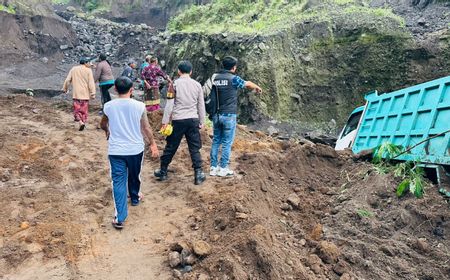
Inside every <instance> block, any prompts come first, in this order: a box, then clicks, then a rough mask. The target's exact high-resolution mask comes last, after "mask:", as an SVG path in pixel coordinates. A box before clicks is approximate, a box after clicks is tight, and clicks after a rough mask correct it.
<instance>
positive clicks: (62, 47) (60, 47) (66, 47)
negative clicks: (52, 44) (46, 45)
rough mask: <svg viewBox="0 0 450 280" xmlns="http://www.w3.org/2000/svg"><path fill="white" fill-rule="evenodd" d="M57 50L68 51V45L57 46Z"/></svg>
mask: <svg viewBox="0 0 450 280" xmlns="http://www.w3.org/2000/svg"><path fill="white" fill-rule="evenodd" d="M59 49H60V50H62V51H65V50H67V49H69V45H61V46H59Z"/></svg>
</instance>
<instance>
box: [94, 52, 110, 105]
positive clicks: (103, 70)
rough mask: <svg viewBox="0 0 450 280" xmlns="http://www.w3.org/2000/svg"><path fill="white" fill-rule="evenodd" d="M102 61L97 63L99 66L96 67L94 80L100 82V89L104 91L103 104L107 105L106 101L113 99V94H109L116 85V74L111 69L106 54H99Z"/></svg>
mask: <svg viewBox="0 0 450 280" xmlns="http://www.w3.org/2000/svg"><path fill="white" fill-rule="evenodd" d="M99 60H100V62H99V63H98V64H97V68H96V69H95V74H94V80H95V81H96V82H99V83H98V86H99V87H100V91H101V93H102V97H101V100H102V106H105V103H107V102H108V101H111V95H110V94H109V89H110V88H111V87H112V86H114V76H113V73H112V69H111V64H110V63H109V61H108V60H107V59H106V55H105V54H100V56H99Z"/></svg>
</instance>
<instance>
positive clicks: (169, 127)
mask: <svg viewBox="0 0 450 280" xmlns="http://www.w3.org/2000/svg"><path fill="white" fill-rule="evenodd" d="M172 131H173V126H172V125H171V124H168V125H166V126H163V127H161V130H160V131H159V133H161V135H163V136H166V137H167V136H170V135H171V134H172Z"/></svg>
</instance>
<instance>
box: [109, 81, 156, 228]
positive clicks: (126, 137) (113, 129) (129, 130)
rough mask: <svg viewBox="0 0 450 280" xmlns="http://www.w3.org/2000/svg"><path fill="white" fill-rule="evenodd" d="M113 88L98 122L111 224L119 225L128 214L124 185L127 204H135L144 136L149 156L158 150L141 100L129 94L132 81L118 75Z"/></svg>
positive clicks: (120, 225) (139, 185)
mask: <svg viewBox="0 0 450 280" xmlns="http://www.w3.org/2000/svg"><path fill="white" fill-rule="evenodd" d="M115 88H116V91H117V93H118V94H119V97H118V98H116V99H114V100H112V101H110V102H108V103H106V104H105V107H104V109H103V112H104V115H103V118H102V120H101V123H100V126H101V128H102V129H103V130H104V131H105V133H106V138H107V139H108V143H109V145H108V157H109V163H110V168H111V178H112V185H113V199H114V207H115V215H114V220H113V222H112V225H113V226H114V227H115V228H117V229H122V228H123V226H124V225H123V223H124V221H125V220H126V218H127V216H128V205H127V187H128V193H129V194H130V198H131V205H132V206H137V205H139V190H140V187H141V179H140V174H141V168H142V163H143V159H144V139H147V141H149V144H150V151H151V156H152V158H157V157H158V156H159V152H158V147H157V146H156V143H155V140H154V137H153V131H152V129H151V127H150V124H149V122H148V118H147V113H146V111H145V106H144V104H143V103H142V102H139V101H136V100H134V99H132V98H131V95H132V92H133V82H132V81H131V80H130V79H129V78H127V77H119V78H117V79H116V81H115ZM144 136H145V137H144Z"/></svg>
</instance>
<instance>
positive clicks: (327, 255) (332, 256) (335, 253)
mask: <svg viewBox="0 0 450 280" xmlns="http://www.w3.org/2000/svg"><path fill="white" fill-rule="evenodd" d="M317 253H318V255H319V257H320V258H321V259H322V260H323V261H324V262H325V263H328V264H332V263H335V262H336V261H337V259H338V257H339V255H340V253H339V249H338V247H337V246H336V245H335V244H333V243H331V242H328V241H321V242H319V244H318V248H317Z"/></svg>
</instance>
